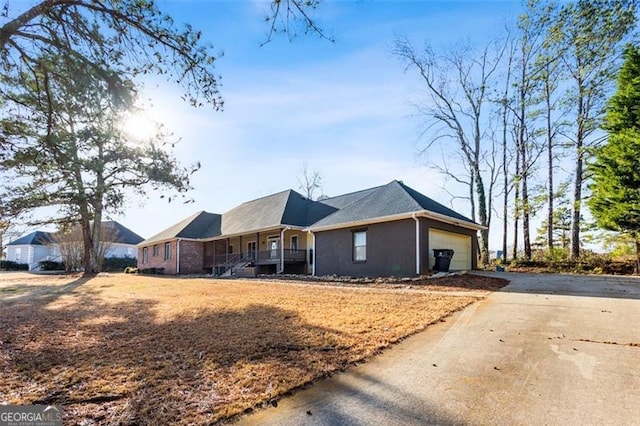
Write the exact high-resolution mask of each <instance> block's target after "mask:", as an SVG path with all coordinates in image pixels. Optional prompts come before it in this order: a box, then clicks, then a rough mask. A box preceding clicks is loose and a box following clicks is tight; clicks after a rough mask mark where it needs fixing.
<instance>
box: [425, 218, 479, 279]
mask: <svg viewBox="0 0 640 426" xmlns="http://www.w3.org/2000/svg"><path fill="white" fill-rule="evenodd" d="M433 249H452V250H453V259H451V266H450V267H449V269H451V270H469V269H471V236H469V235H463V234H456V233H454V232H447V231H440V230H439V229H433V228H431V229H429V267H431V268H433V265H435V258H434V257H433Z"/></svg>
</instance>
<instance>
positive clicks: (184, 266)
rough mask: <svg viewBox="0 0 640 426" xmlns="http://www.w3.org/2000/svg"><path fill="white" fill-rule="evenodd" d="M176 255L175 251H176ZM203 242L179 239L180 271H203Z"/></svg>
mask: <svg viewBox="0 0 640 426" xmlns="http://www.w3.org/2000/svg"><path fill="white" fill-rule="evenodd" d="M176 255H177V253H176ZM203 264H204V243H202V242H199V241H184V240H181V241H180V273H181V274H199V273H202V271H203Z"/></svg>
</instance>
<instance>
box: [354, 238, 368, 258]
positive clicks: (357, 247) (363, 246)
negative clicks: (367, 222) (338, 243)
mask: <svg viewBox="0 0 640 426" xmlns="http://www.w3.org/2000/svg"><path fill="white" fill-rule="evenodd" d="M366 260H367V231H355V232H354V233H353V261H354V262H365V261H366Z"/></svg>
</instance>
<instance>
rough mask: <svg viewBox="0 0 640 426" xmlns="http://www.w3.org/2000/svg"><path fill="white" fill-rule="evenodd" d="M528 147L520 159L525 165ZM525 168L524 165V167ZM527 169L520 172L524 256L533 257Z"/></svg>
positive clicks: (526, 257)
mask: <svg viewBox="0 0 640 426" xmlns="http://www.w3.org/2000/svg"><path fill="white" fill-rule="evenodd" d="M526 155H527V154H526V149H525V150H523V152H522V154H521V159H520V161H521V162H522V164H523V165H525V164H526V158H527V156H526ZM523 168H524V167H523ZM527 174H528V173H527V170H523V171H522V173H521V174H520V175H521V177H522V210H521V212H522V240H523V243H524V257H525V259H527V260H529V259H531V231H530V227H529V210H530V209H529V186H528V183H527V181H528V179H527Z"/></svg>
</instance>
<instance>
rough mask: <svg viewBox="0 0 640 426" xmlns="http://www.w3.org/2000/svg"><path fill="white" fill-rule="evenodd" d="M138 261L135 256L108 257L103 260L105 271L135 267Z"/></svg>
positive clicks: (103, 269)
mask: <svg viewBox="0 0 640 426" xmlns="http://www.w3.org/2000/svg"><path fill="white" fill-rule="evenodd" d="M137 265H138V261H137V260H136V259H134V258H133V257H106V258H105V259H104V261H103V262H102V271H103V272H116V271H118V272H119V271H122V270H124V269H125V268H135V267H136V266H137Z"/></svg>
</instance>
